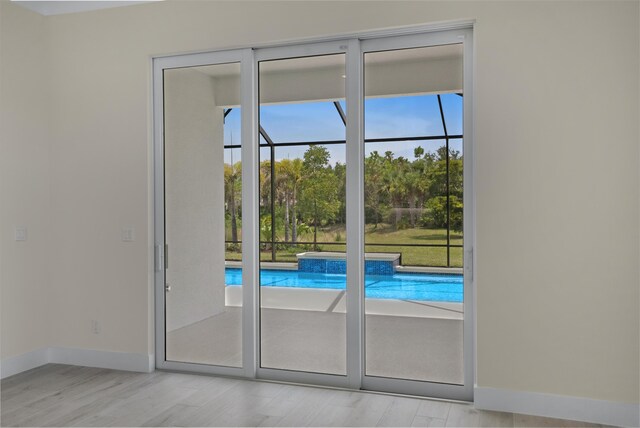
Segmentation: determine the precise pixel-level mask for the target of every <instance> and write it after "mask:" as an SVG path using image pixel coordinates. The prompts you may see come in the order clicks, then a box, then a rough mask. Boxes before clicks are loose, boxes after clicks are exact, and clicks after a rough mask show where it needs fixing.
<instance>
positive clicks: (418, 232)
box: [226, 224, 462, 267]
mask: <svg viewBox="0 0 640 428" xmlns="http://www.w3.org/2000/svg"><path fill="white" fill-rule="evenodd" d="M280 235H281V234H278V239H279V240H282V237H281V236H280ZM345 239H346V231H345V227H344V225H333V226H330V227H326V228H322V229H318V249H319V250H320V251H341V252H344V251H345V249H346V246H345V245H339V244H336V243H337V242H342V243H344V242H345ZM298 240H299V241H307V242H311V241H313V234H305V235H302V236H299V237H298ZM446 243H447V231H446V229H423V228H414V229H402V230H393V229H392V228H391V227H389V226H388V225H382V224H380V225H378V227H374V226H373V225H367V229H366V233H365V251H366V252H377V253H400V254H401V255H402V265H404V266H447V249H446V247H411V246H402V247H397V246H378V245H375V246H374V245H366V244H446ZM451 244H458V245H462V233H460V232H453V231H452V232H451ZM304 251H313V248H312V246H309V245H307V246H302V245H299V246H297V247H293V246H279V248H277V251H276V261H279V262H295V261H296V254H297V253H301V252H304ZM226 257H227V260H240V258H241V255H240V252H239V251H227V253H226ZM260 259H261V260H262V261H271V251H270V250H269V251H263V252H261V254H260ZM450 266H452V267H462V248H451V252H450Z"/></svg>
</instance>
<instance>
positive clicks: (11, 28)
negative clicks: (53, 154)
mask: <svg viewBox="0 0 640 428" xmlns="http://www.w3.org/2000/svg"><path fill="white" fill-rule="evenodd" d="M46 30H47V27H46V25H45V19H44V18H43V17H42V16H40V15H38V14H36V13H33V12H31V11H27V10H25V9H23V8H20V7H14V6H13V5H9V4H6V3H4V2H2V3H0V55H1V63H0V100H1V102H0V225H1V226H0V227H1V229H0V284H1V285H2V287H1V289H0V299H1V306H0V313H1V317H0V318H1V319H0V323H1V330H0V336H1V337H2V340H1V343H0V347H1V350H2V352H1V357H2V359H5V358H8V357H12V356H16V355H21V354H23V353H26V352H29V351H33V350H36V349H41V348H44V347H47V346H49V345H50V328H49V321H50V319H51V318H50V314H51V307H50V302H51V297H52V291H51V283H50V271H49V267H50V264H49V261H50V250H51V248H52V246H51V238H50V235H51V225H52V223H51V218H50V216H49V210H50V207H51V187H50V181H51V171H50V162H49V158H50V147H51V146H50V140H49V97H48V93H49V79H48V75H47V72H46V68H47V65H48V63H47V44H46V34H47V32H46ZM15 226H25V227H27V241H24V242H16V241H14V228H15Z"/></svg>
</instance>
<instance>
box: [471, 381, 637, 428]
mask: <svg viewBox="0 0 640 428" xmlns="http://www.w3.org/2000/svg"><path fill="white" fill-rule="evenodd" d="M474 405H475V407H476V408H477V409H483V410H496V411H502V412H512V413H523V414H527V415H535V416H544V417H548V418H558V419H570V420H575V421H581V422H591V423H596V424H605V425H615V426H629V427H637V426H639V425H640V405H638V404H633V403H620V402H616V401H605V400H595V399H591V398H582V397H571V396H565V395H555V394H543V393H538V392H526V391H511V390H506V389H498V388H486V387H476V388H475V390H474Z"/></svg>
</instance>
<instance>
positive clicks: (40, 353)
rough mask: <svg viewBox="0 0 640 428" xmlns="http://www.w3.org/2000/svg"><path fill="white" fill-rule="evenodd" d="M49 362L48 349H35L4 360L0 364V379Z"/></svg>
mask: <svg viewBox="0 0 640 428" xmlns="http://www.w3.org/2000/svg"><path fill="white" fill-rule="evenodd" d="M49 362H50V361H49V348H42V349H36V350H35V351H31V352H27V353H26V354H22V355H16V356H15V357H9V358H5V359H4V360H2V362H0V379H4V378H6V377H9V376H13V375H15V374H18V373H22V372H26V371H27V370H31V369H35V368H36V367H40V366H43V365H45V364H47V363H49Z"/></svg>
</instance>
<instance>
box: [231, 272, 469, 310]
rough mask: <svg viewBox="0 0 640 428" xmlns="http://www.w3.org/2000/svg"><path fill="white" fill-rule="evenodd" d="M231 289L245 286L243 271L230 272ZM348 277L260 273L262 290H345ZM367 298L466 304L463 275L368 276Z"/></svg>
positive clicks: (398, 274)
mask: <svg viewBox="0 0 640 428" xmlns="http://www.w3.org/2000/svg"><path fill="white" fill-rule="evenodd" d="M225 280H226V284H227V285H228V286H234V287H238V286H240V285H241V284H242V269H239V268H226V269H225ZM346 284H347V277H346V275H345V274H327V273H308V272H298V271H296V270H275V269H261V270H260V285H261V286H262V287H296V288H325V289H334V290H344V289H345V288H346ZM365 297H369V298H374V299H404V300H431V301H437V302H462V301H463V283H462V275H455V274H432V273H394V274H393V275H366V276H365Z"/></svg>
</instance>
